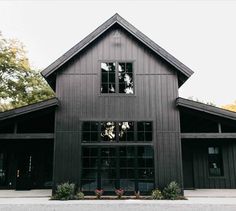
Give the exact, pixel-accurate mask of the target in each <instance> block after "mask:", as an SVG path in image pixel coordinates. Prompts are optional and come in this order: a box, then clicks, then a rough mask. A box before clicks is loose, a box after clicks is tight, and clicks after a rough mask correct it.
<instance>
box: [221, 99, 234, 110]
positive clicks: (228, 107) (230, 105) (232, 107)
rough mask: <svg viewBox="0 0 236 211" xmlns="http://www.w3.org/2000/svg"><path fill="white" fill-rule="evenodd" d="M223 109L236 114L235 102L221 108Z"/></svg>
mask: <svg viewBox="0 0 236 211" xmlns="http://www.w3.org/2000/svg"><path fill="white" fill-rule="evenodd" d="M222 108H223V109H226V110H229V111H234V112H236V100H235V102H234V103H232V104H228V105H224V106H222Z"/></svg>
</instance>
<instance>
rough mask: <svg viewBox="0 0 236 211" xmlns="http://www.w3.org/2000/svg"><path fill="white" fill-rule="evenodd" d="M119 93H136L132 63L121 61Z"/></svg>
mask: <svg viewBox="0 0 236 211" xmlns="http://www.w3.org/2000/svg"><path fill="white" fill-rule="evenodd" d="M118 70H119V93H125V94H134V83H133V68H132V63H119V64H118Z"/></svg>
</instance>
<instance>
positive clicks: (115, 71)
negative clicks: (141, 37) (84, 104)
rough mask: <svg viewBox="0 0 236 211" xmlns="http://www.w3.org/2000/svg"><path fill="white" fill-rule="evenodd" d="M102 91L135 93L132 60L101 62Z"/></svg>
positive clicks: (105, 92)
mask: <svg viewBox="0 0 236 211" xmlns="http://www.w3.org/2000/svg"><path fill="white" fill-rule="evenodd" d="M101 93H104V94H110V93H116V94H128V95H129V94H134V82H133V64H132V63H131V62H102V63H101Z"/></svg>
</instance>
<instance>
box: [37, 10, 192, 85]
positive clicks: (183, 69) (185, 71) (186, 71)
mask: <svg viewBox="0 0 236 211" xmlns="http://www.w3.org/2000/svg"><path fill="white" fill-rule="evenodd" d="M114 24H119V25H120V26H121V27H123V28H124V29H126V30H127V31H128V32H129V33H131V34H132V35H133V36H134V37H136V38H137V39H138V40H139V41H141V42H142V43H143V44H144V45H146V46H147V47H148V48H150V49H151V50H152V51H154V52H155V53H156V54H157V55H159V56H160V57H161V58H163V59H164V60H166V61H167V62H168V63H169V64H171V65H172V66H173V67H175V68H176V69H177V70H178V71H179V73H180V74H181V76H182V77H181V84H183V83H184V82H185V81H186V80H187V79H188V78H189V77H190V76H191V75H192V74H193V71H192V70H191V69H190V68H188V67H187V66H185V65H184V64H183V63H181V62H180V61H179V60H177V59H176V58H175V57H173V56H172V55H171V54H169V53H168V52H167V51H166V50H164V49H163V48H161V47H160V46H159V45H157V44H156V43H155V42H154V41H152V40H151V39H149V38H148V37H147V36H146V35H144V34H143V33H142V32H140V31H139V30H138V29H136V28H135V27H134V26H133V25H131V24H130V23H129V22H128V21H126V20H125V19H124V18H122V17H121V16H120V15H119V14H117V13H116V14H115V15H113V16H112V17H111V18H110V19H108V20H107V21H106V22H105V23H103V24H102V25H101V26H99V27H98V28H97V29H95V30H94V31H93V32H92V33H90V34H89V35H88V36H87V37H85V38H84V39H83V40H82V41H80V42H79V43H78V44H76V45H75V46H74V47H72V48H71V49H70V50H68V51H67V52H66V53H65V54H63V55H62V56H61V57H60V58H58V59H57V60H56V61H54V62H53V63H52V64H51V65H49V66H48V67H46V68H45V69H44V70H43V71H42V72H41V74H42V75H43V76H44V77H45V78H46V79H47V78H48V77H49V76H50V75H51V74H53V73H54V72H55V71H56V70H57V69H58V68H60V67H61V66H62V65H63V64H65V63H66V62H67V61H68V60H70V59H71V58H72V57H73V56H75V55H76V54H78V53H79V52H80V51H81V50H83V49H84V48H85V47H87V46H88V45H89V44H90V43H91V42H93V41H94V40H95V39H97V38H98V37H99V36H100V35H101V34H103V33H104V32H105V31H107V30H108V29H109V28H110V27H111V26H113V25H114Z"/></svg>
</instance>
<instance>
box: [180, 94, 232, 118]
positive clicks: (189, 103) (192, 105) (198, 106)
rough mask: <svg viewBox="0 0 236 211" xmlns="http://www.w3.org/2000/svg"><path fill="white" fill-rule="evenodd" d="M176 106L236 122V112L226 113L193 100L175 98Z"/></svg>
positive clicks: (223, 110) (226, 111)
mask: <svg viewBox="0 0 236 211" xmlns="http://www.w3.org/2000/svg"><path fill="white" fill-rule="evenodd" d="M176 105H177V106H180V107H184V108H189V109H193V110H196V111H200V112H204V113H208V114H211V115H214V116H218V117H222V118H226V119H231V120H236V112H232V111H228V110H225V109H222V108H218V107H215V106H211V105H207V104H204V103H200V102H196V101H193V100H188V99H184V98H181V97H179V98H177V99H176Z"/></svg>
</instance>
